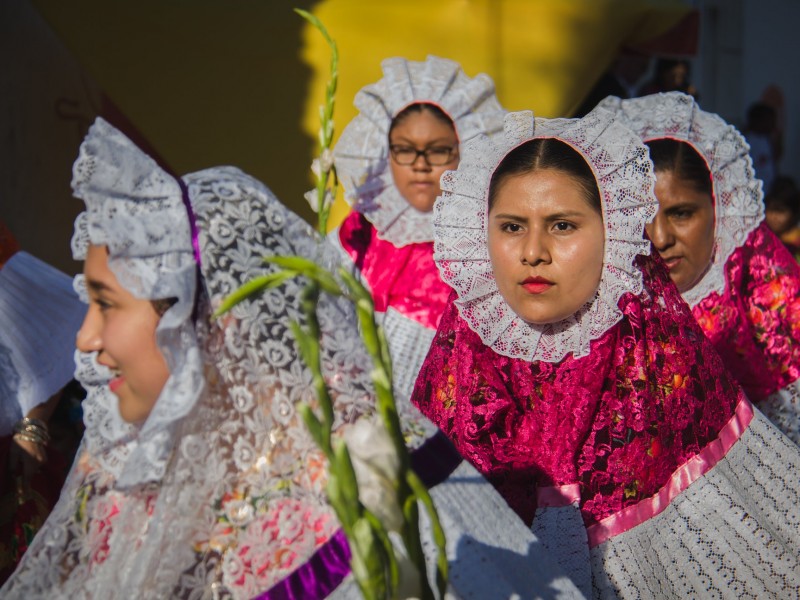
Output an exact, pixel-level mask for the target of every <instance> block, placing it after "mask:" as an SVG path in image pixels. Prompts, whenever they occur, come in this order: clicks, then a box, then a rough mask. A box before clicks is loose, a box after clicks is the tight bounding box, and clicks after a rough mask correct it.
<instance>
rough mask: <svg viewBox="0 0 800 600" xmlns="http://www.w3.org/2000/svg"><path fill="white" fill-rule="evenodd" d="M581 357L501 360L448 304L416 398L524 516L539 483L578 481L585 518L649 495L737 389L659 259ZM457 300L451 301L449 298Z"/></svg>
mask: <svg viewBox="0 0 800 600" xmlns="http://www.w3.org/2000/svg"><path fill="white" fill-rule="evenodd" d="M636 268H637V269H638V270H640V272H641V273H642V275H643V290H642V292H640V293H639V294H633V293H628V294H625V295H624V296H623V297H622V298H621V300H620V302H619V307H620V310H621V312H622V315H623V317H622V320H621V321H620V322H619V323H618V324H617V325H615V326H613V327H612V328H610V329H609V331H608V332H606V334H605V335H603V336H602V337H600V338H599V339H597V340H595V341H594V342H592V351H591V353H590V354H589V355H588V356H584V357H582V358H575V357H567V358H565V359H564V360H562V361H561V362H558V363H551V362H547V361H534V362H529V361H526V360H523V359H519V358H510V357H506V356H502V355H498V354H497V353H496V352H495V351H494V350H493V349H492V348H490V347H488V346H486V345H485V344H484V343H483V342H482V341H481V339H480V337H479V336H478V335H477V334H476V333H475V332H474V331H473V330H472V328H471V327H470V326H469V325H468V324H467V323H466V322H465V321H464V320H463V318H462V317H460V316H459V314H458V310H457V309H456V307H455V306H454V305H451V306H450V307H449V308H448V311H447V312H446V313H445V315H444V317H443V319H442V324H441V325H440V327H439V331H438V332H437V335H436V338H434V341H433V345H432V346H431V351H430V353H429V354H428V358H427V359H426V362H425V364H424V365H423V368H422V371H421V372H420V376H419V378H418V379H417V384H416V388H415V390H414V396H413V401H414V403H415V404H416V405H417V406H418V407H419V408H420V410H421V411H422V412H423V414H425V415H426V416H427V417H428V418H430V419H431V420H432V421H433V422H434V423H435V424H436V425H438V426H439V428H441V429H442V430H443V431H444V432H445V433H446V434H447V435H448V436H449V437H450V438H451V440H453V442H454V443H455V444H456V447H457V448H458V450H459V452H460V453H461V454H462V455H463V456H464V457H465V458H467V459H468V460H469V461H470V462H472V464H474V465H475V466H476V467H477V468H478V470H479V471H481V472H482V473H483V474H484V475H485V476H486V477H487V478H488V479H489V480H490V481H492V482H493V483H494V484H495V486H496V487H497V488H498V490H499V491H500V492H501V493H502V494H503V496H504V497H505V498H506V500H507V501H508V503H509V505H510V506H511V507H512V508H514V510H516V511H517V513H518V514H519V515H520V516H521V517H522V518H523V519H524V520H525V521H526V522H531V520H532V519H533V516H534V512H535V510H536V508H537V506H536V501H535V500H533V499H535V498H536V490H537V489H538V488H542V487H550V486H566V485H570V484H576V483H577V484H580V507H581V511H582V514H583V518H584V522H585V524H586V525H587V526H588V525H591V524H593V523H596V522H598V521H600V520H601V519H603V518H605V517H607V516H609V515H611V514H614V513H617V512H618V511H620V510H622V509H623V508H625V507H627V506H631V505H633V504H636V503H637V502H639V501H640V500H643V499H646V498H649V497H651V496H652V495H653V494H655V493H656V492H657V491H658V490H659V489H660V488H661V487H662V485H663V484H664V483H665V482H666V481H667V479H668V478H669V477H670V476H671V475H672V473H673V472H674V471H675V470H676V468H677V467H678V466H679V465H681V464H683V463H684V462H686V460H688V459H689V458H691V457H692V456H694V455H695V454H697V453H698V452H699V451H700V450H701V449H702V448H703V447H704V446H706V445H707V444H708V443H710V442H711V441H713V440H714V439H715V438H716V436H717V433H718V432H719V430H720V428H721V427H722V426H723V425H724V424H725V423H726V422H727V421H728V420H729V419H730V417H731V416H732V414H733V410H734V407H735V404H736V402H737V401H738V398H739V392H738V386H737V385H736V383H735V382H734V381H733V380H732V379H730V378H729V377H728V376H727V375H726V374H725V373H726V371H725V369H724V367H723V365H722V362H721V360H720V359H719V356H718V355H717V354H716V352H714V349H713V347H712V346H711V343H710V342H709V341H708V340H707V339H706V338H705V336H704V335H703V333H702V331H700V329H699V327H698V326H697V324H696V323H695V321H694V319H693V317H692V315H691V314H690V313H689V309H688V307H686V305H685V304H684V302H683V301H682V299H681V298H680V295H679V293H678V291H677V289H676V288H675V287H674V286H673V285H672V284H671V282H669V280H668V276H667V273H666V271H665V269H664V267H663V265H662V264H661V263H660V261H659V260H658V259H657V258H648V257H639V258H638V259H637V262H636ZM451 299H452V300H455V298H454V297H451Z"/></svg>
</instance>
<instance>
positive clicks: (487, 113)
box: [334, 56, 505, 247]
mask: <svg viewBox="0 0 800 600" xmlns="http://www.w3.org/2000/svg"><path fill="white" fill-rule="evenodd" d="M381 68H382V69H383V79H381V80H380V81H378V82H377V83H374V84H372V85H368V86H366V87H365V88H363V89H362V90H361V91H360V92H358V94H356V97H355V106H356V108H358V109H359V111H360V113H359V115H358V116H356V117H355V118H354V119H353V120H352V121H351V122H350V123H349V124H348V125H347V127H345V129H344V131H343V132H342V135H341V138H340V139H339V142H338V143H337V144H336V148H335V150H334V158H335V161H336V171H337V174H338V176H339V179H340V180H341V181H342V184H343V186H344V189H345V199H346V200H347V201H348V203H350V204H351V205H352V206H353V208H354V209H355V210H356V211H358V212H360V213H362V214H363V215H364V216H365V217H366V218H367V219H368V220H369V221H370V222H371V223H372V224H373V225H374V226H375V229H376V230H377V232H378V235H379V236H380V237H381V238H382V239H384V240H386V241H388V242H391V243H392V244H394V245H395V246H398V247H402V246H406V245H408V244H413V243H418V242H430V241H431V240H433V214H432V213H424V212H420V211H418V210H417V209H415V208H413V207H412V206H411V205H410V204H409V203H408V202H407V201H406V200H405V199H404V198H403V197H402V196H401V195H400V193H399V192H398V191H397V188H396V187H395V185H394V180H393V179H392V173H391V169H390V168H389V127H390V126H391V123H392V119H393V118H394V117H395V116H396V115H397V114H398V113H399V112H400V111H401V110H403V109H404V108H406V107H407V106H409V105H410V104H414V103H430V104H435V105H437V106H439V107H440V108H441V109H442V110H444V112H446V113H447V114H448V115H449V116H450V118H451V119H453V123H454V124H455V128H456V133H457V134H458V139H459V141H460V143H461V144H462V145H463V144H464V142H466V141H467V140H470V139H472V138H473V137H475V136H476V135H478V134H481V133H483V134H487V135H491V134H495V133H498V132H500V131H501V130H502V126H503V114H504V113H505V111H504V110H503V108H502V107H501V106H500V104H499V102H498V101H497V98H496V96H495V94H494V83H492V80H491V79H490V78H489V76H488V75H484V74H480V75H478V76H476V77H474V78H470V77H467V76H466V75H465V74H464V72H463V71H462V70H461V67H459V65H458V64H457V63H455V62H453V61H451V60H446V59H443V58H437V57H435V56H429V57H428V58H427V60H425V61H423V62H414V61H409V60H406V59H404V58H389V59H387V60H384V61H383V62H382V63H381Z"/></svg>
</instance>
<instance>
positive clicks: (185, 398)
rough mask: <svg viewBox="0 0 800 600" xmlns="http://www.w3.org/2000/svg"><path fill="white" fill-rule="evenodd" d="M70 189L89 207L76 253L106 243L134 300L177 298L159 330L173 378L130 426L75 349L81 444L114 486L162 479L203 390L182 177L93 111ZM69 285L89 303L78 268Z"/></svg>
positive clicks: (91, 359) (80, 222)
mask: <svg viewBox="0 0 800 600" xmlns="http://www.w3.org/2000/svg"><path fill="white" fill-rule="evenodd" d="M72 189H73V192H74V194H75V196H76V197H78V198H80V199H82V200H83V201H84V202H85V204H86V211H85V212H83V213H81V214H80V215H79V216H78V218H77V220H76V221H75V234H74V236H73V239H72V253H73V256H74V257H75V259H76V260H83V259H85V257H86V250H87V248H88V246H89V245H90V244H92V245H97V246H107V247H108V264H109V267H110V269H111V271H112V272H113V273H114V275H115V276H116V277H117V279H118V281H119V282H120V284H121V285H122V286H123V287H124V288H125V289H127V290H128V291H130V292H131V293H132V294H133V295H134V296H136V297H137V298H143V299H147V300H161V299H168V298H174V299H175V300H176V302H175V304H174V305H172V306H171V307H170V308H169V309H168V310H167V311H166V313H165V314H164V315H163V316H162V317H161V319H160V321H159V324H158V327H157V329H156V339H157V343H158V347H159V349H160V350H161V352H162V353H163V355H164V358H165V359H166V361H167V365H168V367H169V371H170V377H169V379H168V380H167V382H166V384H165V385H164V389H163V390H162V392H161V394H160V396H159V397H158V400H157V401H156V403H155V405H154V407H153V410H152V412H151V413H150V415H149V417H148V418H147V420H146V421H145V422H144V423H143V424H141V425H131V424H129V423H126V422H125V421H124V420H123V419H122V417H121V416H120V414H119V408H118V403H117V398H116V396H114V395H113V394H112V393H111V391H110V390H109V389H108V381H109V379H110V378H111V375H112V374H111V372H110V371H109V370H108V369H106V368H105V367H103V366H101V365H99V364H98V363H97V362H96V360H95V359H96V353H90V354H84V353H82V352H80V351H77V352H76V362H77V371H76V376H77V377H78V379H79V381H80V382H81V383H82V384H83V385H84V387H85V388H86V389H87V398H86V401H85V402H84V422H85V423H86V433H85V444H86V446H87V448H88V449H89V451H90V452H91V453H92V455H93V456H95V457H96V458H97V459H98V460H99V461H101V463H103V465H104V467H105V468H106V469H108V471H109V472H110V473H112V474H113V475H114V476H115V477H116V479H117V485H118V486H119V487H125V486H132V485H136V484H140V483H145V482H153V481H158V480H160V479H161V477H162V476H163V474H164V471H165V469H166V465H167V460H168V459H169V455H170V453H171V451H172V448H173V439H174V433H175V427H176V425H177V423H178V421H179V420H180V419H181V418H182V417H184V416H185V415H186V414H188V413H189V411H191V410H192V408H193V407H194V405H195V404H196V402H197V400H198V398H199V397H200V394H201V392H202V389H203V376H202V362H201V359H200V351H199V348H198V345H197V337H196V335H195V330H194V325H193V323H192V310H193V307H194V300H195V290H196V286H197V264H196V262H195V258H194V254H193V246H192V236H191V230H190V225H189V218H188V217H187V212H186V211H187V208H186V205H185V204H184V199H183V193H182V190H181V186H180V184H179V183H178V181H177V180H176V179H175V178H174V177H172V176H171V175H169V174H167V173H166V172H164V171H163V170H162V169H161V168H160V167H159V166H158V165H157V164H156V162H155V161H154V160H153V159H152V158H150V157H149V156H147V155H146V154H144V153H143V152H142V151H141V150H139V149H138V148H137V147H136V146H135V145H134V144H133V143H132V142H131V141H130V140H129V139H128V138H127V137H125V136H124V135H123V134H122V133H120V132H119V131H118V130H116V129H115V128H114V127H112V126H111V125H110V124H109V123H107V122H106V121H104V120H103V119H101V118H98V119H97V120H96V121H95V123H94V124H93V125H92V127H91V128H90V130H89V133H88V135H87V136H86V139H85V140H84V142H83V144H81V148H80V154H79V156H78V159H77V161H76V162H75V165H74V166H73V179H72ZM75 288H76V290H77V291H78V293H79V294H80V295H81V296H82V297H83V298H84V300H86V301H88V297H87V293H86V284H85V281H84V279H83V276H82V275H78V276H77V277H76V279H75Z"/></svg>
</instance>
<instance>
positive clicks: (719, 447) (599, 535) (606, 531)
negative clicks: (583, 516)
mask: <svg viewBox="0 0 800 600" xmlns="http://www.w3.org/2000/svg"><path fill="white" fill-rule="evenodd" d="M752 420H753V405H752V404H750V401H749V400H748V399H747V398H746V397H745V396H744V394H743V393H742V394H741V396H740V399H739V403H738V404H737V406H736V411H735V412H734V414H733V416H732V417H731V418H730V420H729V421H728V422H727V423H726V424H725V426H724V427H723V428H722V429H721V430H720V432H719V436H718V437H717V438H716V439H715V440H714V441H712V442H710V443H709V444H708V445H707V446H706V447H705V448H703V449H702V450H701V451H700V452H698V453H697V454H696V455H695V456H693V457H692V458H690V459H689V460H688V461H686V462H685V463H684V464H683V465H681V466H680V467H678V469H677V470H676V471H675V472H674V473H673V474H672V476H671V477H670V478H669V480H668V481H667V483H666V484H664V486H663V487H662V488H661V489H660V490H658V492H657V493H656V494H655V495H654V496H651V497H650V498H647V499H645V500H642V501H641V502H637V503H636V504H633V505H631V506H628V507H626V508H624V509H623V510H621V511H619V512H617V513H614V514H613V515H610V516H608V517H606V518H605V519H603V520H602V521H600V522H599V523H596V524H595V525H590V526H589V527H587V534H588V536H589V547H590V548H593V547H595V546H598V545H600V544H602V543H603V542H605V541H607V540H609V539H611V538H612V537H614V536H615V535H619V534H620V533H625V532H626V531H628V530H629V529H633V528H634V527H636V526H637V525H639V524H641V523H644V522H645V521H647V520H648V519H652V518H653V517H655V516H656V515H658V514H659V513H661V512H662V511H663V510H664V509H666V508H667V506H669V504H670V503H671V502H672V501H673V500H674V499H675V498H676V497H677V496H678V494H680V493H681V492H683V491H684V490H685V489H686V488H688V487H689V486H690V485H691V484H692V483H694V482H695V481H697V480H698V479H700V477H702V476H703V475H705V474H706V473H708V472H709V471H710V470H711V469H712V468H713V467H714V465H716V464H717V463H718V462H719V461H720V460H722V459H723V458H724V457H725V455H726V454H727V453H728V452H729V451H730V449H731V448H732V447H733V445H734V444H735V443H736V442H738V441H739V439H740V438H741V437H742V434H743V433H744V432H745V430H746V429H747V427H748V426H749V425H750V422H751V421H752Z"/></svg>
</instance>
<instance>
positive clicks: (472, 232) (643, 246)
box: [434, 109, 658, 362]
mask: <svg viewBox="0 0 800 600" xmlns="http://www.w3.org/2000/svg"><path fill="white" fill-rule="evenodd" d="M533 138H556V139H559V140H561V141H563V142H565V143H567V144H569V145H570V146H571V147H572V148H574V149H575V150H577V151H578V152H580V154H581V155H582V156H583V157H584V158H585V159H586V161H587V162H588V163H589V165H590V166H591V168H592V171H593V173H594V175H595V178H596V180H597V184H598V187H599V189H600V195H601V198H602V203H603V220H604V223H605V230H606V239H605V257H604V266H603V272H602V275H601V278H600V285H599V287H598V290H597V293H596V294H595V296H594V298H593V299H592V300H590V301H589V302H587V303H586V304H585V305H584V306H583V308H581V309H580V310H579V311H578V312H577V313H575V314H574V315H573V316H571V317H569V318H568V319H565V320H564V321H561V322H558V323H552V324H548V325H531V324H529V323H526V322H525V321H523V320H522V319H521V318H520V317H518V316H517V315H516V313H514V311H513V310H512V309H511V307H510V306H509V305H508V303H507V302H506V301H505V299H504V298H503V297H502V296H501V295H500V292H499V291H498V289H497V284H496V282H495V278H494V273H493V272H492V263H491V261H490V259H489V251H488V248H487V229H486V226H487V220H488V214H487V207H488V205H487V201H488V193H489V183H490V180H491V177H492V173H493V172H494V170H495V168H496V167H497V165H498V164H499V163H500V161H501V160H502V159H503V157H504V156H505V155H506V154H508V153H509V152H510V151H511V150H512V149H513V148H515V147H517V146H519V145H520V144H522V143H523V142H526V141H528V140H530V139H533ZM654 183H655V178H654V176H653V169H652V163H651V162H650V158H649V156H648V152H647V147H646V146H645V145H644V144H643V143H642V142H641V140H640V139H639V138H638V137H637V136H636V135H635V134H634V133H633V132H632V131H630V130H629V129H628V128H626V127H625V126H623V125H621V124H620V122H619V120H618V119H615V118H614V115H613V114H612V113H610V112H608V111H606V110H602V109H595V110H594V111H592V112H591V113H589V114H588V115H586V117H584V118H583V119H534V118H533V113H531V112H529V111H524V112H516V113H509V114H507V115H506V117H505V135H504V136H498V137H497V139H495V140H490V139H489V138H488V137H486V136H479V137H477V138H475V139H473V140H471V141H469V142H468V143H466V144H465V145H464V147H463V149H462V155H461V163H460V164H459V167H458V170H456V171H448V172H446V173H445V174H444V175H443V176H442V196H441V198H440V199H439V200H437V202H436V205H435V206H434V228H435V231H436V239H435V242H434V259H435V260H436V263H437V265H438V266H439V271H440V273H441V275H442V279H443V280H444V281H445V282H447V283H448V284H449V285H450V286H451V287H453V288H454V289H455V290H456V293H457V294H458V299H457V300H456V305H457V306H458V310H459V312H460V314H461V317H462V318H463V319H464V320H465V321H466V322H467V324H468V325H469V326H470V328H471V329H472V330H473V331H475V333H477V334H478V335H479V336H480V338H481V340H482V341H483V343H484V344H486V345H487V346H489V347H491V348H492V349H493V350H494V351H495V352H497V353H499V354H502V355H504V356H509V357H511V358H521V359H525V360H529V361H540V360H541V361H545V362H559V361H560V360H561V359H563V358H564V357H565V356H566V355H567V354H568V353H572V355H573V356H574V357H575V358H579V357H581V356H585V355H587V354H588V353H589V344H590V342H591V341H592V340H595V339H597V338H599V337H600V336H601V335H602V334H603V333H605V332H606V331H608V329H610V328H611V327H612V326H613V325H615V324H616V323H617V322H618V321H619V320H620V319H621V318H622V312H621V311H620V309H619V308H618V306H617V304H618V302H619V300H620V298H621V297H622V295H623V294H624V293H626V292H632V293H634V294H638V293H640V292H641V291H642V273H641V272H640V271H639V269H637V268H636V266H635V265H634V259H635V258H636V256H637V255H639V254H644V255H647V254H650V243H649V242H648V241H646V240H645V239H644V237H643V236H644V226H645V223H647V222H648V221H650V220H651V219H652V218H653V217H654V216H655V213H656V210H657V207H658V204H657V201H656V199H655V196H654V193H653V188H654Z"/></svg>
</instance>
